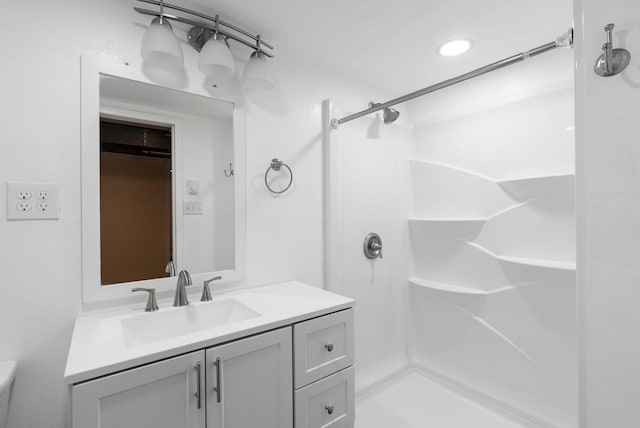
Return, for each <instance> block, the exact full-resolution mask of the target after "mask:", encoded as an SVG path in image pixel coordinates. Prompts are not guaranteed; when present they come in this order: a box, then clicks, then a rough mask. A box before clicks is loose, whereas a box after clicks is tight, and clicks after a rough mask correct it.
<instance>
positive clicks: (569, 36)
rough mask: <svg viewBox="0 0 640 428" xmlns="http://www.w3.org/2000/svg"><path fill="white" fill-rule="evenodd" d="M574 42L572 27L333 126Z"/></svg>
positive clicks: (336, 126)
mask: <svg viewBox="0 0 640 428" xmlns="http://www.w3.org/2000/svg"><path fill="white" fill-rule="evenodd" d="M572 44H573V28H570V29H569V31H568V32H566V33H564V34H563V35H562V36H560V37H558V38H557V39H556V40H555V41H553V42H550V43H546V44H544V45H542V46H538V47H537V48H533V49H531V50H528V51H525V52H522V53H519V54H517V55H513V56H510V57H508V58H505V59H502V60H500V61H496V62H494V63H492V64H489V65H485V66H484V67H480V68H477V69H475V70H473V71H470V72H468V73H464V74H460V75H458V76H456V77H453V78H451V79H448V80H444V81H442V82H440V83H436V84H435V85H431V86H427V87H426V88H423V89H419V90H417V91H415V92H411V93H410V94H407V95H404V96H402V97H398V98H395V99H393V100H391V101H387V102H386V103H381V104H375V105H374V106H373V107H370V108H368V109H366V110H362V111H360V112H358V113H354V114H352V115H349V116H345V117H343V118H341V119H332V120H331V126H332V127H333V128H334V129H337V128H338V125H341V124H343V123H345V122H349V121H351V120H354V119H358V118H360V117H362V116H366V115H368V114H371V113H375V112H377V111H380V110H384V109H386V108H389V107H391V106H394V105H396V104H400V103H403V102H406V101H409V100H412V99H414V98H418V97H421V96H423V95H426V94H430V93H431V92H435V91H438V90H440V89H444V88H446V87H448V86H453V85H455V84H457V83H460V82H464V81H465V80H469V79H472V78H474V77H478V76H482V75H483V74H487V73H490V72H492V71H495V70H498V69H501V68H503V67H507V66H509V65H512V64H515V63H518V62H521V61H524V60H526V59H528V58H530V57H533V56H536V55H540V54H543V53H545V52H549V51H552V50H554V49H556V48H559V47H563V46H571V45H572Z"/></svg>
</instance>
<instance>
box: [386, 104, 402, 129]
mask: <svg viewBox="0 0 640 428" xmlns="http://www.w3.org/2000/svg"><path fill="white" fill-rule="evenodd" d="M398 116H400V112H399V111H398V110H395V109H392V108H391V107H387V108H386V109H384V114H383V115H382V117H383V118H384V124H385V125H388V124H390V123H393V122H395V121H396V119H397V118H398Z"/></svg>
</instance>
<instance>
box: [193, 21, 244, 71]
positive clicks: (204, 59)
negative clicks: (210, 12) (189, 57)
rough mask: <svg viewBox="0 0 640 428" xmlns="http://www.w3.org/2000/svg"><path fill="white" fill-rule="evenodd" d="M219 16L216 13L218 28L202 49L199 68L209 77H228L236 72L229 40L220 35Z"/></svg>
mask: <svg viewBox="0 0 640 428" xmlns="http://www.w3.org/2000/svg"><path fill="white" fill-rule="evenodd" d="M219 18H220V16H219V15H216V17H215V23H216V24H215V25H216V30H215V31H214V32H213V35H212V36H211V37H210V38H209V40H207V41H206V43H205V44H204V46H202V49H201V50H200V56H199V57H198V70H200V71H201V72H203V73H204V74H206V75H207V76H209V77H213V78H215V77H219V78H221V79H228V78H230V77H232V76H233V75H235V74H236V63H235V62H234V61H233V56H231V51H230V50H229V42H227V39H226V38H225V37H224V36H222V35H220V32H219V29H218V25H219V24H218V19H219Z"/></svg>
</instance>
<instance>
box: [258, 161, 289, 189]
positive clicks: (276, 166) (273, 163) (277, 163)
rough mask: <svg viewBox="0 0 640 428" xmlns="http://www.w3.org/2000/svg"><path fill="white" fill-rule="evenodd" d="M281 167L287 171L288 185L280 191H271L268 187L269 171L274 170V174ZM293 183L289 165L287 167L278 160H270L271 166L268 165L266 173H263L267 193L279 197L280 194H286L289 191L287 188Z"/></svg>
mask: <svg viewBox="0 0 640 428" xmlns="http://www.w3.org/2000/svg"><path fill="white" fill-rule="evenodd" d="M282 167H285V168H287V169H288V170H289V184H287V187H285V188H284V189H282V190H273V189H272V188H271V186H270V185H269V180H268V177H269V171H271V170H274V171H276V172H278V171H280V169H281V168H282ZM292 183H293V171H291V168H289V165H287V164H286V163H284V162H282V161H281V160H280V159H272V160H271V164H269V168H267V171H266V172H265V173H264V184H265V186H267V189H269V191H270V192H271V193H273V194H276V195H279V194H281V193H284V192H286V191H287V190H289V188H290V187H291V184H292Z"/></svg>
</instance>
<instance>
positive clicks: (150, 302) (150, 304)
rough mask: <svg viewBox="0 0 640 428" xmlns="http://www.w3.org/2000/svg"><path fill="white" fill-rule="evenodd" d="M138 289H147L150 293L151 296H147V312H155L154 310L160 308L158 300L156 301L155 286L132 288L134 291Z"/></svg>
mask: <svg viewBox="0 0 640 428" xmlns="http://www.w3.org/2000/svg"><path fill="white" fill-rule="evenodd" d="M136 291H146V292H147V293H149V297H148V298H147V306H146V307H145V308H144V311H145V312H153V311H157V310H158V309H160V308H159V307H158V302H157V301H156V289H155V288H142V287H135V288H132V289H131V292H132V293H135V292H136Z"/></svg>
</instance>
